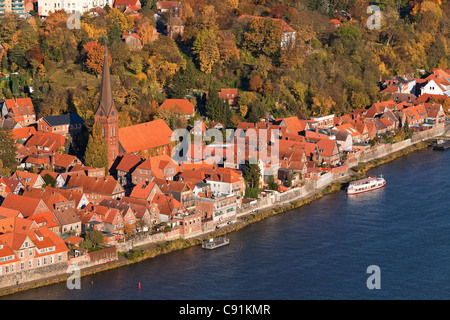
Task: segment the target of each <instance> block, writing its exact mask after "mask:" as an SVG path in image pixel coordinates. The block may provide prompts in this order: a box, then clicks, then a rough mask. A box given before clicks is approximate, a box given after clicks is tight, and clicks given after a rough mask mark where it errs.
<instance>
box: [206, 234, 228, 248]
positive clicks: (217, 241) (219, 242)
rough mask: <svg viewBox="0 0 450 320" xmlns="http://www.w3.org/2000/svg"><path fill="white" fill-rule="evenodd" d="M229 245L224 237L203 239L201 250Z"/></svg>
mask: <svg viewBox="0 0 450 320" xmlns="http://www.w3.org/2000/svg"><path fill="white" fill-rule="evenodd" d="M229 243H230V239H228V238H225V237H219V238H211V239H205V240H203V242H202V248H203V249H209V250H211V249H216V248H219V247H222V246H225V245H227V244H229Z"/></svg>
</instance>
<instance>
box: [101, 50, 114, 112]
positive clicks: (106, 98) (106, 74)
mask: <svg viewBox="0 0 450 320" xmlns="http://www.w3.org/2000/svg"><path fill="white" fill-rule="evenodd" d="M113 104H114V101H113V93H112V85H111V73H110V71H109V59H108V49H107V47H106V44H105V57H104V60H103V72H102V83H101V86H100V105H99V108H102V109H103V112H105V115H106V116H109V113H110V112H111V108H112V106H113Z"/></svg>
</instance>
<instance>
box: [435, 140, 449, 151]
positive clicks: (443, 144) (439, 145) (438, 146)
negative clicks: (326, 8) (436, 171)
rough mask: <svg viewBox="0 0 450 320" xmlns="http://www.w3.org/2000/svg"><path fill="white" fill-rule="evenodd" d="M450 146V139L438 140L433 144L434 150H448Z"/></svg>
mask: <svg viewBox="0 0 450 320" xmlns="http://www.w3.org/2000/svg"><path fill="white" fill-rule="evenodd" d="M449 148H450V140H447V141H445V140H438V141H436V143H435V144H434V145H433V150H446V149H449Z"/></svg>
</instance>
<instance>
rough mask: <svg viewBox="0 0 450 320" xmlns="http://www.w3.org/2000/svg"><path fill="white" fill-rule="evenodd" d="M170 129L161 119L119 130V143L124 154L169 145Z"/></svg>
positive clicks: (171, 132)
mask: <svg viewBox="0 0 450 320" xmlns="http://www.w3.org/2000/svg"><path fill="white" fill-rule="evenodd" d="M172 134H173V131H172V129H170V128H169V126H168V125H167V124H166V123H165V122H164V120H162V119H158V120H155V121H150V122H146V123H141V124H137V125H134V126H129V127H124V128H120V129H119V141H120V144H121V145H122V147H123V149H125V152H130V153H134V152H139V151H143V150H151V149H154V148H158V147H162V146H167V145H170V144H171V140H170V139H171V136H172Z"/></svg>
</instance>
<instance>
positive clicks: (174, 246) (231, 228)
mask: <svg viewBox="0 0 450 320" xmlns="http://www.w3.org/2000/svg"><path fill="white" fill-rule="evenodd" d="M430 145H431V140H430V141H426V142H419V143H417V144H415V145H413V146H411V147H408V148H405V149H404V150H401V151H398V152H395V153H393V154H391V155H389V156H386V157H383V158H380V159H376V160H373V161H369V162H367V163H364V164H358V165H357V166H355V167H353V168H352V169H349V172H348V174H347V175H345V176H344V177H342V178H340V179H338V181H332V182H331V183H330V184H329V185H327V186H323V187H322V188H320V189H317V190H313V192H311V193H310V194H308V195H307V196H305V197H304V198H301V197H300V198H298V199H292V200H290V201H286V202H285V203H276V204H274V205H271V206H268V207H266V208H264V209H261V210H258V212H250V213H247V214H245V215H242V216H239V217H238V220H237V222H236V223H234V224H233V225H227V226H225V227H223V228H221V229H218V230H215V231H213V232H210V233H207V234H203V235H201V236H198V237H195V238H192V239H176V240H172V241H168V242H163V243H154V244H151V245H148V246H142V247H137V248H135V250H133V251H131V252H129V253H125V254H120V255H119V259H118V260H117V261H115V262H112V263H108V264H105V265H99V266H96V267H92V268H86V269H83V270H82V272H81V276H82V277H83V276H86V275H90V274H95V273H98V272H103V271H106V270H110V269H113V268H117V267H121V266H125V265H130V264H133V263H137V262H140V261H143V260H146V259H150V258H153V257H156V256H158V255H161V254H165V253H169V252H172V251H176V250H180V249H185V248H189V247H193V246H196V245H200V244H201V241H202V239H204V238H206V237H217V236H223V235H226V234H228V233H231V232H235V231H238V230H241V229H243V228H245V226H248V225H250V224H253V223H256V222H259V221H262V220H265V219H267V218H269V217H271V216H274V215H277V214H280V213H283V212H286V211H290V210H293V209H296V208H299V207H302V206H304V205H306V204H309V203H311V202H312V201H315V200H317V199H320V198H322V197H323V196H325V195H328V194H331V193H335V192H338V191H340V190H343V189H344V188H345V186H346V184H347V183H348V182H349V181H351V180H354V179H359V178H360V177H362V176H364V174H365V173H366V172H367V171H368V170H369V169H371V168H374V167H376V166H379V165H382V164H384V163H387V162H390V161H392V160H395V159H397V158H399V157H402V156H405V155H407V154H409V153H412V152H414V151H417V150H421V149H424V148H427V147H429V146H430ZM69 276H70V274H68V275H64V276H60V277H54V278H51V279H46V280H43V281H42V282H41V283H33V284H23V285H21V286H19V287H14V288H7V289H5V290H3V291H2V292H0V295H5V294H12V293H14V292H18V291H23V290H28V289H33V288H37V287H40V286H46V285H49V284H53V283H58V282H63V281H66V280H67V279H68V277H69Z"/></svg>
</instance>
